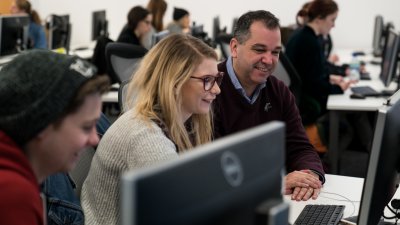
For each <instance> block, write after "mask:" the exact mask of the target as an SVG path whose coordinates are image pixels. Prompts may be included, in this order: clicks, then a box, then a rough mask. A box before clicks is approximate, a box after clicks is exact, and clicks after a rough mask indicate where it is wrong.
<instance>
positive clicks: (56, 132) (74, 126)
mask: <svg viewBox="0 0 400 225" xmlns="http://www.w3.org/2000/svg"><path fill="white" fill-rule="evenodd" d="M94 74H95V68H94V67H93V66H91V65H89V64H88V63H87V62H85V61H84V60H81V59H79V58H77V57H71V56H66V55H61V54H57V53H53V52H51V51H46V50H32V51H27V52H24V53H21V54H19V55H18V56H17V57H16V58H15V59H14V60H13V61H11V62H9V63H8V64H7V65H5V66H4V67H3V68H2V70H1V71H0V104H1V105H2V106H6V107H1V109H0V177H1V179H0V199H1V201H0V216H1V224H6V225H7V224H10V225H11V224H13V225H19V224H37V225H39V224H40V225H42V224H44V221H43V220H44V219H43V205H42V200H41V198H40V189H39V184H41V183H42V182H43V181H44V180H45V179H46V177H48V176H49V175H52V174H55V173H58V172H67V171H70V170H71V169H72V168H73V167H74V166H75V164H76V162H77V160H78V158H79V155H80V154H81V153H82V151H83V150H84V149H85V148H87V147H89V146H94V145H96V144H97V142H98V140H99V138H98V136H97V133H96V122H97V120H98V119H99V117H100V112H101V94H102V93H104V92H105V91H106V90H107V89H108V87H109V82H108V80H107V78H97V77H94V76H93V75H94Z"/></svg>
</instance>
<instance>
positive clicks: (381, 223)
mask: <svg viewBox="0 0 400 225" xmlns="http://www.w3.org/2000/svg"><path fill="white" fill-rule="evenodd" d="M344 219H345V220H347V221H349V222H353V223H354V224H357V221H358V215H357V216H351V217H347V218H344ZM393 224H394V223H391V222H385V221H383V219H381V220H380V221H379V223H378V224H377V225H393Z"/></svg>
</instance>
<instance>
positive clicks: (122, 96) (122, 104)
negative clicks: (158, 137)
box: [118, 80, 134, 113]
mask: <svg viewBox="0 0 400 225" xmlns="http://www.w3.org/2000/svg"><path fill="white" fill-rule="evenodd" d="M129 82H131V80H126V81H124V82H122V83H121V85H120V86H119V89H118V104H119V108H120V109H121V113H124V112H125V111H127V110H128V108H129V106H130V103H132V102H133V101H134V99H131V100H130V101H129V102H127V101H126V94H127V90H128V86H129V85H128V84H129Z"/></svg>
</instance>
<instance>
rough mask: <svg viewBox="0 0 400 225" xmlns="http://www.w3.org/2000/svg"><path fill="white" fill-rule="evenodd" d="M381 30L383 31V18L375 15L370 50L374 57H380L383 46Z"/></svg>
mask: <svg viewBox="0 0 400 225" xmlns="http://www.w3.org/2000/svg"><path fill="white" fill-rule="evenodd" d="M383 30H384V23H383V17H382V16H381V15H377V16H375V23H374V33H373V39H372V49H373V54H374V55H375V56H381V55H382V49H383V45H384V40H383Z"/></svg>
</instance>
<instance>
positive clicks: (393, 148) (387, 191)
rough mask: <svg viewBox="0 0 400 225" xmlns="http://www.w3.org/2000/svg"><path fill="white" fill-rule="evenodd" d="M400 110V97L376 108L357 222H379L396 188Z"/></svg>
mask: <svg viewBox="0 0 400 225" xmlns="http://www.w3.org/2000/svg"><path fill="white" fill-rule="evenodd" d="M398 94H399V93H397V95H398ZM395 95H396V94H395ZM393 96H394V95H393ZM399 112H400V101H397V102H396V103H394V105H392V106H389V105H385V106H382V107H381V108H380V109H379V110H378V115H377V119H376V126H375V131H374V138H373V143H372V148H371V153H370V156H369V163H368V170H367V175H366V178H365V181H364V186H363V193H362V197H361V203H360V210H359V216H358V223H357V224H359V225H376V224H378V222H379V220H380V218H381V216H383V212H384V208H385V206H386V204H388V203H389V201H390V199H391V198H392V197H393V195H394V193H395V191H396V188H397V184H398V175H399V165H400V151H399V149H398V146H400V141H399V140H400V139H399V135H400V114H399Z"/></svg>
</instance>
